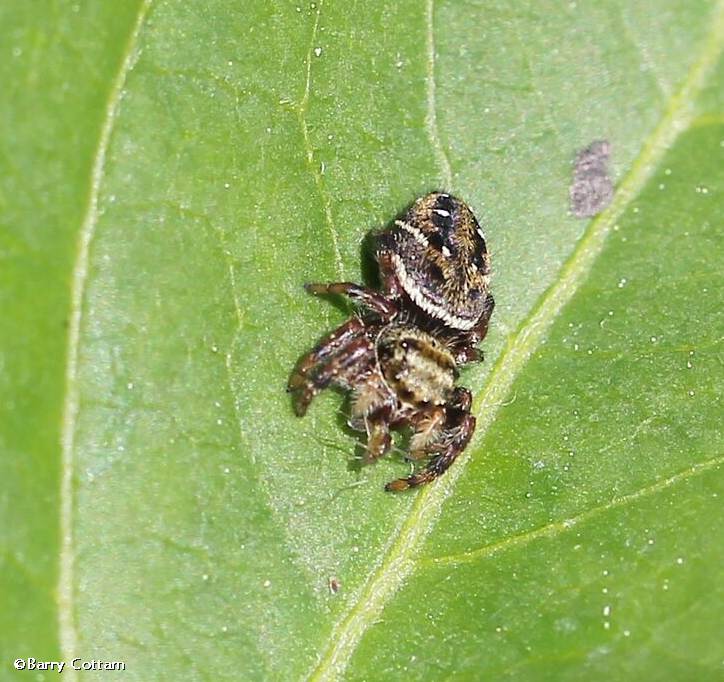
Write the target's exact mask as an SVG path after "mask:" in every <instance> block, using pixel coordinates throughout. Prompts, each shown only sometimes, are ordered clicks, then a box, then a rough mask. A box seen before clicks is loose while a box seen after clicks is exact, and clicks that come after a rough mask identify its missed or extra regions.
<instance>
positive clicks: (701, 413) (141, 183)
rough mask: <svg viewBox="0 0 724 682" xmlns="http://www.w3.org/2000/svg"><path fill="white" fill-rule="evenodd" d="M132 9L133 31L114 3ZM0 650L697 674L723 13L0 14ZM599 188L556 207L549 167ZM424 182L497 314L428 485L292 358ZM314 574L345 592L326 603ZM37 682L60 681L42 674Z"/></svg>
mask: <svg viewBox="0 0 724 682" xmlns="http://www.w3.org/2000/svg"><path fill="white" fill-rule="evenodd" d="M120 5H123V6H122V7H121V6H120ZM0 20H1V21H0V31H2V34H3V37H4V38H5V40H3V41H2V42H1V43H0V44H2V45H4V47H3V48H1V49H4V50H5V59H3V60H0V75H1V76H2V82H3V83H4V84H5V83H7V84H9V85H8V88H7V92H9V93H10V95H11V96H10V97H6V98H4V99H3V101H1V102H0V125H2V128H3V134H2V135H1V136H0V164H1V165H2V171H3V172H2V173H0V178H2V180H0V208H1V209H2V210H1V211H0V221H2V223H1V225H2V230H0V258H2V267H1V268H0V273H2V274H0V277H1V278H2V287H0V304H1V305H2V310H3V312H4V318H5V322H4V324H3V330H5V329H8V333H3V334H2V337H1V338H0V386H1V387H2V392H3V395H4V396H7V399H6V404H7V409H5V410H3V412H2V414H0V444H1V445H2V449H1V450H0V471H1V472H2V474H3V476H4V480H5V486H4V490H3V492H2V494H1V496H0V501H1V502H2V504H1V505H0V509H1V510H2V521H1V525H0V527H1V528H2V531H0V539H2V543H3V550H4V551H3V553H2V555H1V556H2V563H1V564H0V589H1V590H2V593H3V594H5V595H8V596H9V603H8V604H7V605H6V608H4V609H2V617H1V618H2V619H1V620H0V634H1V635H2V637H0V641H1V642H2V644H1V645H0V647H1V649H0V652H1V653H2V656H3V660H5V661H11V660H12V659H14V658H16V657H18V656H34V657H36V658H41V659H43V658H44V659H46V660H59V659H65V660H70V659H71V658H73V657H74V656H79V657H81V658H84V659H102V660H115V661H118V660H120V661H125V662H126V665H127V670H126V673H125V674H126V675H130V678H131V679H143V680H148V679H170V678H176V677H178V678H182V679H206V678H208V679H239V678H244V679H247V678H249V679H261V678H265V679H268V678H273V679H299V678H307V677H312V678H315V679H330V678H334V677H341V676H347V677H349V678H351V679H374V678H378V677H385V678H387V677H400V678H401V677H405V678H409V677H413V678H425V679H430V678H438V677H453V676H454V677H461V678H473V679H480V678H484V679H488V678H490V679H499V678H512V679H526V680H527V679H580V678H581V677H582V676H585V677H586V678H594V679H602V678H604V677H606V678H615V679H620V678H623V679H630V678H633V677H635V676H642V677H645V678H646V679H682V680H683V679H692V678H694V679H714V678H716V677H717V675H718V674H719V672H720V671H719V668H720V665H721V660H722V655H724V647H722V645H721V644H720V639H721V638H720V636H719V633H720V631H721V626H722V622H721V612H722V594H721V589H722V588H721V585H722V584H724V583H723V581H722V578H723V577H724V576H723V575H722V569H721V566H722V565H723V561H722V560H723V559H724V556H723V555H724V551H723V550H722V548H721V543H720V542H718V537H719V536H720V534H721V527H722V521H723V520H724V519H722V512H721V505H720V504H719V503H718V498H717V495H718V494H719V490H720V489H721V488H722V484H723V480H722V476H721V473H720V471H719V465H720V463H721V461H722V453H721V445H720V444H721V442H722V438H721V436H722V433H721V427H720V425H719V422H720V421H721V419H720V415H719V413H720V408H719V402H720V400H721V391H722V378H724V377H723V376H722V375H723V374H724V372H723V371H722V364H723V363H722V358H723V356H722V351H721V329H722V313H721V308H722V306H721V292H722V287H721V275H720V272H721V256H720V254H721V250H722V246H723V244H722V232H721V226H720V224H719V223H720V216H721V215H722V210H723V209H724V198H723V196H722V185H723V181H724V165H723V164H722V156H724V95H723V94H722V93H724V68H723V66H722V60H721V51H722V45H723V44H724V8H723V7H722V3H719V4H714V3H711V2H705V1H703V0H700V1H697V2H688V3H679V2H675V1H674V0H666V1H665V2H657V3H653V2H642V3H635V4H634V3H623V2H614V1H613V0H607V1H606V2H599V3H596V4H595V6H588V5H585V6H584V5H583V3H581V4H580V5H579V4H576V3H569V4H565V5H559V4H555V5H551V6H543V5H541V4H540V3H527V4H525V5H521V4H513V5H511V4H510V3H478V2H462V3H461V2H440V3H435V4H433V2H432V0H428V2H427V3H418V2H415V3H413V2H401V3H395V4H394V5H392V4H391V5H390V6H382V5H377V4H375V3H368V4H367V5H365V6H364V7H361V6H360V7H355V8H353V7H351V6H349V5H346V4H344V3H338V4H331V3H322V2H320V1H319V0H317V2H316V3H313V4H304V5H296V4H295V3H289V4H281V5H279V4H276V3H274V4H272V3H251V4H248V5H247V6H242V5H239V4H238V3H232V2H224V1H222V0H213V1H212V2H209V3H206V4H205V5H204V6H203V7H201V6H200V5H195V6H193V5H190V4H188V3H186V4H184V3H177V2H170V1H169V2H150V0H145V1H144V2H137V3H120V4H119V6H116V5H115V4H114V5H113V6H110V5H106V3H95V4H92V5H89V6H80V5H74V4H71V3H59V4H58V5H57V6H56V9H55V13H48V14H42V15H41V14H39V13H38V10H37V9H35V10H33V9H32V7H31V6H30V5H26V4H25V3H8V4H7V5H6V6H5V7H3V9H0ZM594 139H608V140H609V141H610V142H611V144H612V147H613V175H614V178H615V181H616V185H617V192H616V195H615V197H614V202H613V204H612V205H611V207H610V208H609V209H608V210H607V211H605V212H604V213H603V214H601V215H600V216H598V217H596V218H594V219H593V220H591V221H590V222H585V221H580V220H576V219H574V218H573V217H571V216H569V215H567V201H568V196H567V188H568V184H569V183H570V179H571V159H572V158H573V157H574V155H575V152H576V150H578V149H580V148H581V147H584V146H586V145H587V144H588V143H589V142H590V141H592V140H594ZM438 187H445V188H448V189H450V190H452V191H454V192H455V193H456V194H458V195H460V196H462V197H464V198H465V199H466V200H467V201H468V202H469V203H470V204H471V206H473V207H474V209H475V210H476V212H477V213H478V215H479V216H480V217H482V218H483V222H484V224H485V226H486V229H487V233H488V240H489V244H490V246H491V249H492V251H493V259H494V260H493V263H494V269H495V280H494V293H495V296H496V300H497V302H498V307H497V309H496V312H495V315H494V318H493V321H494V324H493V328H492V330H491V333H490V336H489V338H488V339H486V342H485V344H484V350H485V352H486V362H485V363H483V364H482V365H479V366H477V367H474V368H472V369H471V370H469V371H467V370H466V371H465V372H464V373H463V377H462V382H463V383H464V384H465V385H467V386H469V387H471V389H472V390H473V392H474V393H475V394H476V401H475V404H474V411H475V414H476V415H477V417H478V431H477V433H476V437H475V440H474V441H473V443H472V444H471V446H470V447H469V448H468V451H467V452H466V453H465V454H464V455H463V456H462V457H461V458H460V461H459V462H458V463H456V465H455V466H454V467H453V469H452V470H451V471H450V472H449V473H448V474H446V476H445V477H443V478H442V479H441V480H440V481H438V482H437V483H435V484H434V485H431V486H429V487H427V488H425V489H423V490H421V491H417V492H415V493H413V494H409V495H397V496H394V495H389V494H386V493H384V492H383V490H382V486H383V484H384V483H385V482H386V481H388V480H390V479H391V478H394V477H396V476H399V475H401V474H402V473H404V472H405V471H406V467H405V465H404V464H403V462H402V460H401V458H400V457H399V456H392V457H390V458H388V459H387V460H385V461H384V462H380V463H379V464H378V465H377V466H375V467H366V468H360V467H359V466H357V464H356V460H355V459H354V453H355V449H356V447H358V440H357V438H356V436H355V435H354V434H352V433H351V432H349V431H348V430H347V429H346V428H345V427H344V426H343V424H344V417H343V416H342V414H341V413H340V410H341V407H342V401H341V399H340V397H339V396H338V395H336V394H333V393H331V392H327V394H324V395H321V396H320V397H319V398H318V399H317V400H316V401H315V403H314V404H313V405H312V407H311V409H310V412H309V414H308V415H307V416H306V417H305V418H304V419H302V420H299V419H297V418H296V417H294V416H293V414H292V411H291V406H290V404H289V400H288V397H287V396H286V395H285V393H284V386H285V382H286V379H287V377H288V375H289V372H290V370H291V368H292V366H293V364H294V362H295V360H296V359H297V358H298V357H299V356H300V355H301V354H302V353H304V352H305V351H306V350H308V349H309V348H310V347H311V346H312V345H313V344H314V343H315V341H316V340H317V339H318V338H319V337H320V336H321V335H322V334H323V333H325V332H327V331H329V330H330V329H332V328H333V327H334V326H335V325H337V324H339V323H340V322H342V321H343V320H344V319H345V318H346V317H347V316H348V315H349V310H348V309H347V308H345V307H344V306H343V305H339V306H334V305H329V304H327V303H326V302H324V301H321V300H316V299H314V298H312V297H309V296H306V295H305V294H304V292H303V290H302V289H301V285H302V284H303V283H304V282H307V281H325V280H338V279H347V280H357V281H359V280H361V279H363V276H362V271H363V269H364V268H363V265H362V263H361V260H362V259H361V247H360V244H361V243H362V240H363V238H364V237H365V235H367V234H368V233H369V232H370V231H371V230H373V229H376V228H379V227H380V226H382V225H384V224H386V223H387V222H389V221H390V220H391V219H392V218H393V217H394V216H395V214H397V213H398V212H399V211H400V210H402V209H403V208H404V207H405V206H406V205H407V204H409V203H410V202H411V201H412V200H413V199H414V198H415V197H416V196H418V195H420V194H423V193H425V192H427V191H429V190H430V189H433V188H438ZM331 581H336V582H337V583H338V586H339V589H338V590H337V591H336V592H335V591H333V590H330V587H329V586H330V582H331ZM48 675H50V673H48Z"/></svg>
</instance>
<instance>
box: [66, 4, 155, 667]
mask: <svg viewBox="0 0 724 682" xmlns="http://www.w3.org/2000/svg"><path fill="white" fill-rule="evenodd" d="M151 1H152V0H142V2H141V4H140V5H139V10H138V15H137V16H136V20H135V22H134V24H133V28H132V29H131V32H130V34H129V37H128V40H127V42H126V45H125V49H124V51H123V55H122V59H121V61H120V66H119V69H118V73H117V74H116V77H115V78H114V80H113V82H112V84H111V88H110V92H109V94H108V101H107V103H106V107H105V111H104V117H103V122H102V124H101V129H100V134H99V137H98V146H97V148H96V151H95V155H94V157H93V163H92V166H91V175H90V189H89V192H88V201H87V204H86V208H85V212H84V215H83V221H82V223H81V226H80V231H79V235H78V244H77V249H78V253H77V256H76V261H75V264H74V266H73V273H72V280H71V296H70V320H69V324H68V342H67V351H66V371H65V392H64V393H65V398H64V401H63V411H62V417H61V432H60V450H61V476H60V556H59V567H58V586H57V595H56V599H57V605H58V628H59V638H60V648H61V651H62V652H63V656H64V658H65V659H66V660H70V659H71V658H72V657H73V655H74V654H75V653H77V650H78V633H77V630H76V624H75V618H74V612H73V611H74V604H73V597H74V594H73V580H74V577H73V571H74V557H73V475H74V470H73V449H74V447H75V430H76V424H77V420H78V411H79V390H78V365H79V350H80V327H81V321H82V316H83V298H84V296H85V288H86V281H87V278H88V259H89V253H90V245H91V242H92V241H93V237H94V235H95V230H96V226H97V224H98V217H99V211H98V199H99V196H100V189H101V185H102V184H103V179H104V175H105V170H106V154H107V152H108V147H109V144H110V139H111V134H112V132H113V127H114V125H115V122H116V119H117V116H118V109H119V105H120V101H121V94H122V92H123V88H124V86H125V83H126V80H127V78H128V74H129V73H130V72H131V71H132V69H133V67H134V66H135V63H136V58H137V55H138V50H137V46H138V38H139V36H140V33H141V29H142V27H143V24H144V21H145V19H146V16H147V15H148V11H149V9H150V6H151Z"/></svg>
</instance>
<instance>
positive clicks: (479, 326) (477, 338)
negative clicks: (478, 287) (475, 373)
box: [455, 294, 495, 365]
mask: <svg viewBox="0 0 724 682" xmlns="http://www.w3.org/2000/svg"><path fill="white" fill-rule="evenodd" d="M494 308H495V300H494V299H493V297H492V295H491V294H488V296H487V298H486V299H485V309H484V310H483V314H482V315H481V316H480V319H479V320H478V322H477V323H476V325H475V326H474V327H473V328H472V329H471V330H470V331H469V332H468V333H467V334H466V335H465V336H464V337H463V339H462V340H461V342H460V343H459V345H458V347H457V348H456V349H455V363H456V364H457V365H467V364H468V363H470V362H480V361H481V360H482V359H483V354H482V353H481V352H480V351H479V350H478V349H477V348H476V347H475V346H476V345H477V344H479V343H480V342H481V341H482V340H483V339H484V338H485V336H486V335H487V333H488V323H489V322H490V316H491V315H492V314H493V309H494Z"/></svg>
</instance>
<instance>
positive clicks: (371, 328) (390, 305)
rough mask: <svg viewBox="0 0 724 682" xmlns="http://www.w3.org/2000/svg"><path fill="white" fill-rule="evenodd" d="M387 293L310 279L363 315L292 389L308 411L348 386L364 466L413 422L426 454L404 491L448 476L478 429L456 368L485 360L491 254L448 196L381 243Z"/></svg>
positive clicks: (327, 341)
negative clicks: (324, 393)
mask: <svg viewBox="0 0 724 682" xmlns="http://www.w3.org/2000/svg"><path fill="white" fill-rule="evenodd" d="M375 257H376V260H377V263H378V265H379V269H380V275H381V281H382V287H381V289H382V291H376V290H374V289H370V288H368V287H363V286H359V285H357V284H352V283H350V282H339V283H335V284H307V285H306V286H305V288H306V290H307V291H309V292H310V293H313V294H345V295H347V296H349V297H350V298H351V299H352V300H353V301H354V302H355V303H357V304H358V305H359V306H360V307H361V308H362V311H361V313H360V314H359V315H358V316H356V317H353V318H352V319H350V320H348V321H347V322H345V323H344V324H343V325H342V326H341V327H339V328H338V329H336V330H335V331H334V332H332V333H331V334H330V335H329V336H327V337H326V338H324V339H323V340H322V341H321V342H320V343H319V345H317V347H316V348H315V349H314V350H313V351H312V352H311V353H309V354H308V355H306V356H304V357H303V358H302V359H301V361H300V362H299V364H298V365H297V367H296V369H295V371H294V372H293V374H292V376H291V378H290V380H289V385H288V390H289V391H290V392H292V393H293V394H294V407H295V412H296V413H297V414H298V415H299V416H302V415H304V414H305V413H306V411H307V407H308V406H309V403H310V402H311V401H312V399H313V398H314V396H315V395H317V394H318V393H319V392H320V391H321V390H322V389H324V388H326V387H327V386H330V385H334V386H338V387H341V388H343V389H345V390H349V391H351V392H352V409H351V415H350V419H349V424H350V426H351V427H352V428H354V429H357V430H360V431H366V432H367V448H366V454H365V461H366V462H373V461H375V460H377V459H379V458H380V457H382V455H384V454H385V453H386V452H387V450H388V449H389V448H390V445H391V438H390V429H396V428H401V427H404V426H410V427H411V428H412V431H413V434H412V438H411V440H410V451H409V455H408V457H409V458H410V459H412V460H422V459H424V458H429V461H428V462H427V465H426V466H425V467H424V468H423V469H421V470H420V471H418V472H417V473H415V474H413V475H412V476H409V477H407V478H398V479H397V480H395V481H392V482H390V483H388V484H387V485H386V486H385V490H392V491H400V490H406V489H407V488H412V487H415V486H419V485H423V484H424V483H428V482H429V481H432V480H433V479H435V478H437V477H438V476H440V475H441V474H442V473H444V472H445V471H446V470H447V469H448V467H449V466H450V465H451V464H452V463H453V462H454V461H455V458H456V457H457V456H458V455H459V454H460V453H461V452H462V451H463V450H464V449H465V446H466V445H467V444H468V441H469V440H470V437H471V436H472V434H473V431H474V430H475V417H474V416H473V415H472V414H470V405H471V402H472V395H471V393H470V391H469V390H468V389H466V388H461V387H456V386H455V385H454V382H455V379H456V378H457V375H458V371H457V368H458V367H459V366H460V365H463V364H466V363H468V362H473V361H476V360H480V359H481V354H480V352H479V351H478V350H477V349H476V348H475V346H476V345H477V344H478V343H479V342H480V341H482V339H483V338H484V337H485V334H486V332H487V330H488V321H489V320H490V315H491V314H492V312H493V306H494V302H493V297H492V296H491V295H490V293H488V286H489V281H490V257H489V255H488V252H487V248H486V246H485V237H484V235H483V231H482V230H481V229H480V225H479V224H478V221H477V220H476V219H475V216H474V215H473V213H472V211H471V210H470V209H469V208H468V207H467V206H466V205H465V203H463V202H462V201H460V200H459V199H456V198H455V197H452V196H450V195H449V194H442V193H433V194H428V195H427V196H425V197H421V198H420V199H418V200H417V201H416V202H415V203H414V204H413V206H412V208H410V210H409V211H408V212H407V214H406V215H405V217H404V219H403V220H397V221H395V224H394V226H392V227H390V228H388V229H386V230H384V231H382V232H381V233H379V234H378V235H377V236H376V239H375Z"/></svg>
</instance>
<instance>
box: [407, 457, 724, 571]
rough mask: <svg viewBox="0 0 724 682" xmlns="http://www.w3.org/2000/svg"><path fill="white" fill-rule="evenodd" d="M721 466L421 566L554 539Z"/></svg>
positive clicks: (700, 467) (696, 469) (695, 469)
mask: <svg viewBox="0 0 724 682" xmlns="http://www.w3.org/2000/svg"><path fill="white" fill-rule="evenodd" d="M722 463H724V455H720V456H718V457H713V458H712V459H708V460H706V461H704V462H699V463H698V464H695V465H694V466H691V467H689V468H688V469H685V470H684V471H680V472H678V473H676V474H674V475H673V476H669V477H668V478H664V479H661V480H659V481H655V482H654V483H650V484H649V485H647V486H644V487H643V488H639V489H638V490H635V491H634V492H631V493H627V494H626V495H622V496H621V497H614V498H612V499H611V500H609V501H608V502H605V503H604V504H601V505H599V506H597V507H593V508H592V509H588V510H586V511H584V512H581V513H580V514H578V515H577V516H572V517H571V518H568V519H563V520H562V521H554V522H552V523H548V524H546V525H545V526H540V527H539V528H534V529H533V530H528V531H525V532H523V533H520V534H518V535H513V536H510V537H507V538H504V539H502V540H499V541H497V542H493V543H491V544H489V545H484V546H483V547H479V548H477V549H472V550H468V551H467V552H461V553H459V554H450V555H446V556H440V557H432V558H429V559H425V560H424V561H421V562H420V563H421V564H425V565H430V564H434V565H436V566H439V565H443V564H444V565H456V564H467V563H471V562H473V561H475V560H477V559H484V558H487V557H489V556H491V555H493V554H497V553H498V552H503V551H505V550H507V549H512V548H513V547H520V546H522V545H528V544H530V543H531V542H533V541H534V540H538V539H539V538H555V537H558V536H560V535H563V534H564V533H565V532H566V531H568V530H570V529H571V528H574V527H575V526H578V525H579V524H581V523H585V522H586V521H590V520H591V519H592V518H595V517H596V516H599V515H600V514H604V513H605V512H607V511H611V510H612V509H620V508H622V507H626V506H628V505H630V504H633V503H634V502H637V501H638V500H640V499H642V498H646V497H650V496H652V495H656V494H658V493H661V492H663V491H665V490H668V489H669V488H670V487H671V486H673V485H676V484H677V483H681V482H683V481H686V480H688V479H690V478H692V477H694V476H697V475H699V474H702V473H705V472H707V471H711V470H712V469H715V468H716V467H718V466H720V465H721V464H722Z"/></svg>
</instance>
